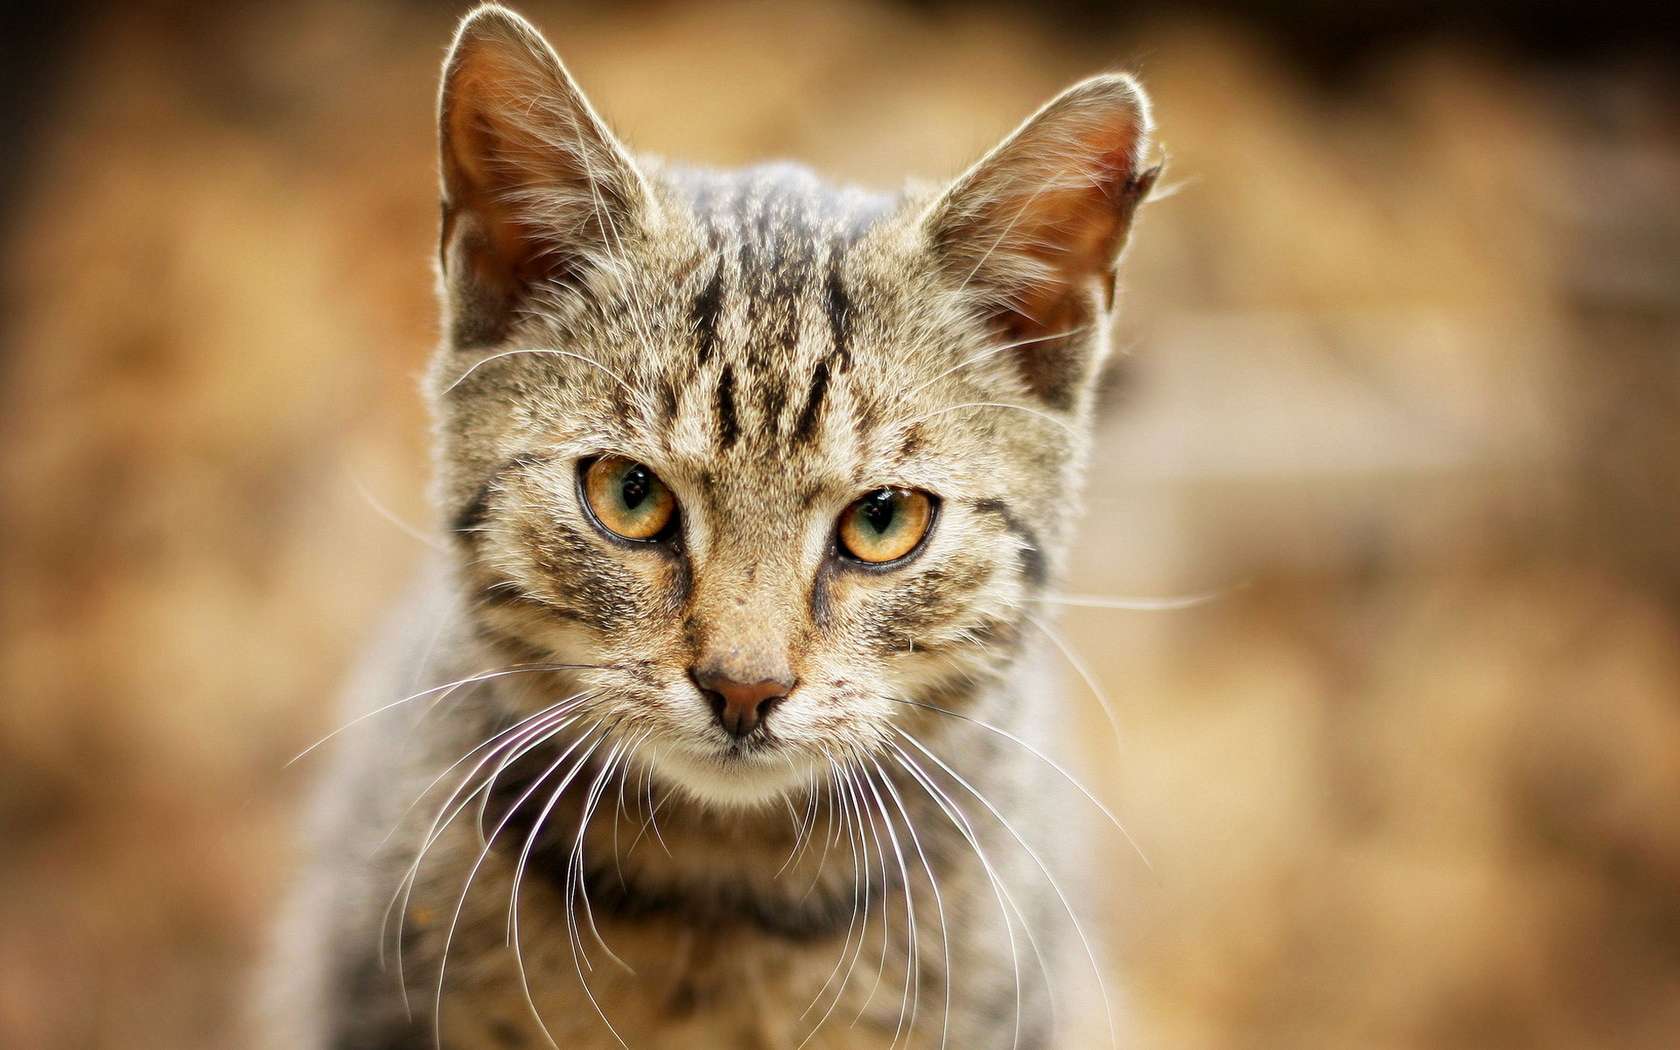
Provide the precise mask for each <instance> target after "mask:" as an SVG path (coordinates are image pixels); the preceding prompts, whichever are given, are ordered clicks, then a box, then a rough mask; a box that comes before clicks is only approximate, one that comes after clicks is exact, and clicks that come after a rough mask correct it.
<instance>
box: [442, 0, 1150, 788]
mask: <svg viewBox="0 0 1680 1050" xmlns="http://www.w3.org/2000/svg"><path fill="white" fill-rule="evenodd" d="M445 76H446V80H445V89H444V96H443V107H442V127H443V136H442V137H443V174H444V216H445V219H444V250H443V273H444V286H445V290H446V295H445V303H446V310H447V314H448V320H449V334H448V337H447V339H446V344H445V347H444V349H443V352H442V353H441V354H440V355H439V358H438V361H437V363H436V366H435V368H434V371H433V375H432V393H433V396H434V398H435V404H436V409H437V412H438V415H439V419H440V433H441V480H442V486H441V490H442V493H443V498H444V499H445V501H446V503H447V508H448V511H449V513H450V514H451V515H452V516H453V517H454V519H455V522H454V524H455V528H456V546H457V549H458V553H459V563H460V577H461V580H462V583H463V586H464V588H465V590H466V594H467V597H468V600H469V604H470V607H471V610H472V615H473V617H474V618H475V622H476V625H477V626H478V628H479V630H480V634H481V635H482V636H483V637H484V638H486V639H488V640H489V641H490V642H491V643H492V645H494V646H495V647H497V648H498V650H499V651H500V652H502V653H503V654H505V655H507V656H508V657H509V662H510V663H511V662H516V661H528V662H536V663H546V662H564V663H570V664H582V665H589V666H588V667H586V668H583V669H579V670H577V671H576V672H575V673H573V674H572V675H570V676H569V677H570V678H571V680H574V681H575V682H576V683H577V688H578V690H579V691H580V692H583V693H585V694H586V699H585V701H584V706H583V708H581V710H583V711H585V712H586V713H587V717H588V718H589V720H590V721H591V722H596V721H599V722H600V723H601V724H603V725H606V726H609V727H611V729H612V731H613V732H614V733H615V735H616V736H617V738H618V739H620V740H622V741H626V742H631V743H632V746H633V747H634V748H635V750H636V751H637V752H638V753H639V754H641V755H642V756H643V757H644V758H647V759H649V760H651V761H653V762H655V763H656V764H657V768H658V769H659V771H660V772H661V773H662V774H663V775H664V776H665V777H666V778H667V779H668V780H671V781H672V782H674V783H675V784H677V785H679V786H681V787H683V788H685V789H687V790H688V791H690V792H691V793H692V794H694V795H696V796H697V797H700V798H703V799H707V800H711V801H714V802H717V803H720V804H743V803H754V802H761V801H765V800H770V799H774V798H776V797H778V796H779V795H780V794H781V793H782V792H784V791H786V790H787V789H789V788H792V787H794V786H796V785H798V784H800V783H804V782H807V781H809V780H810V779H812V777H813V776H816V775H821V774H826V772H827V771H828V768H829V764H830V763H831V762H840V763H845V762H849V761H852V760H856V759H859V758H861V757H863V756H867V755H872V754H878V753H880V752H881V751H882V750H883V749H888V748H890V747H892V746H893V744H894V743H895V742H896V740H895V730H894V728H893V727H894V726H895V725H909V724H912V723H917V722H922V721H925V720H926V717H927V715H928V710H927V707H926V706H917V705H933V706H940V707H947V708H958V709H960V707H961V705H962V703H963V701H964V698H965V697H966V695H967V694H968V692H969V691H970V690H972V689H973V688H974V687H975V686H976V685H977V684H984V683H985V682H987V681H988V680H991V679H993V678H995V676H996V675H997V674H998V673H999V672H1000V671H1002V670H1003V669H1004V668H1006V667H1007V666H1008V664H1009V663H1010V662H1011V660H1012V659H1013V658H1014V656H1015V654H1016V651H1017V650H1018V648H1019V647H1020V645H1021V644H1022V642H1023V640H1024V637H1025V636H1026V634H1027V633H1028V632H1030V631H1031V630H1032V626H1031V624H1030V620H1031V616H1032V613H1031V610H1032V607H1033V604H1034V602H1035V599H1036V598H1037V596H1038V595H1039V594H1040V593H1041V591H1042V589H1043V588H1044V586H1045V585H1046V582H1047V579H1048V578H1049V576H1050V573H1051V571H1052V568H1053V565H1054V561H1055V558H1056V556H1057V554H1058V552H1059V550H1060V548H1061V544H1062V540H1063V537H1064V536H1065V534H1066V531H1067V527H1068V524H1069V520H1070V516H1071V514H1072V512H1073V510H1074V508H1075V504H1076V489H1077V484H1078V473H1079V470H1078V468H1079V464H1080V459H1081V457H1082V455H1083V452H1084V446H1085V432H1086V428H1087V424H1088V416H1089V405H1090V400H1091V385H1092V382H1093V379H1094V376H1095V374H1096V372H1097V369H1098V367H1099V366H1100V363H1101V360H1102V356H1103V353H1104V351H1105V343H1106V333H1105V332H1104V324H1103V322H1104V320H1105V318H1106V313H1107V310H1108V308H1109V306H1110V305H1111V298H1112V294H1113V266H1114V263H1115V261H1116V259H1117V257H1118V254H1119V251H1120V248H1121V247H1122V245H1123V242H1124V238H1125V233H1126V228H1127V225H1128V223H1129V220H1130V217H1131V213H1132V210H1133V207H1134V206H1135V204H1136V203H1137V201H1138V199H1139V198H1140V197H1141V196H1142V195H1143V194H1145V193H1146V192H1147V190H1148V186H1149V183H1150V181H1151V180H1152V178H1153V172H1141V171H1140V169H1139V166H1138V162H1139V159H1140V158H1141V156H1142V155H1143V151H1144V149H1145V144H1144V140H1145V136H1146V134H1147V115H1146V112H1145V110H1144V108H1143V103H1142V102H1141V98H1140V96H1139V95H1138V94H1137V92H1136V89H1135V86H1134V85H1132V84H1131V83H1130V82H1129V81H1126V80H1124V79H1122V78H1104V79H1099V80H1094V81H1088V82H1086V83H1085V84H1083V85H1080V86H1079V87H1076V88H1074V89H1073V90H1072V91H1070V92H1069V93H1068V94H1066V95H1064V96H1062V98H1060V99H1058V100H1057V101H1056V102H1054V103H1052V104H1051V105H1050V106H1049V107H1047V108H1046V109H1045V110H1044V111H1042V112H1041V113H1040V114H1039V115H1038V116H1037V117H1036V118H1034V120H1033V121H1030V122H1029V123H1028V124H1027V125H1026V126H1024V127H1023V129H1022V130H1021V131H1020V132H1018V133H1017V134H1016V135H1015V136H1014V137H1013V138H1012V139H1011V140H1009V142H1007V143H1006V144H1005V145H1004V146H1002V147H1000V148H999V150H997V151H994V153H993V154H992V155H991V156H989V157H988V158H987V159H986V160H985V161H983V162H982V163H981V164H980V165H977V166H976V168H975V169H973V170H971V171H970V172H969V173H968V174H967V175H965V176H964V177H963V178H962V179H961V180H959V181H958V183H957V184H956V185H955V186H954V187H952V188H951V189H949V190H947V191H945V192H944V193H935V192H918V193H907V194H904V195H901V196H897V197H892V198H887V197H878V196H874V195H870V194H863V193H857V192H840V191H836V190H834V189H831V188H829V187H827V186H824V185H822V184H821V183H819V182H818V181H817V180H816V179H814V178H812V177H811V176H809V175H807V174H805V173H803V172H801V171H799V170H797V169H792V168H788V167H771V168H762V169H754V170H752V171H747V172H742V173H739V174H735V175H716V174H702V173H692V172H678V171H668V170H663V169H661V168H658V167H640V168H639V167H637V166H636V165H635V164H634V163H633V162H632V161H631V160H630V159H629V158H628V156H627V155H626V154H625V153H624V152H623V150H622V149H621V148H620V147H619V146H618V144H617V142H616V140H614V139H613V138H612V136H611V135H610V133H609V132H607V131H606V129H605V128H604V126H602V125H601V124H600V123H599V121H598V120H597V119H596V118H595V117H594V115H593V113H592V112H591V111H590V110H589V108H588V105H587V103H586V102H584V101H583V98H582V96H581V95H580V94H578V92H577V89H576V87H575V86H574V85H573V84H572V82H571V81H570V79H569V78H568V77H567V75H566V74H565V72H564V71H563V69H562V68H561V67H560V65H559V63H558V60H557V59H555V58H554V56H553V54H552V52H551V51H550V50H549V49H548V48H547V46H546V45H545V44H543V43H542V42H541V40H540V38H539V37H537V36H536V35H535V33H534V31H533V30H531V29H530V28H529V27H528V26H527V25H525V23H523V22H522V21H520V20H518V19H517V18H516V17H515V16H511V15H509V14H507V13H506V12H503V11H499V10H494V9H492V10H489V11H487V12H483V13H480V14H478V15H475V16H474V17H473V18H471V19H469V21H468V23H467V24H466V25H465V26H464V28H463V30H462V34H461V36H460V38H459V39H458V40H457V43H456V46H455V49H454V51H453V53H452V54H451V57H450V61H449V64H448V66H447V68H446V71H445ZM557 699H560V698H558V697H531V698H530V700H529V703H530V704H531V705H532V706H533V707H540V706H541V705H543V704H545V703H552V702H553V701H555V700H557ZM516 713H518V714H527V713H529V712H527V711H521V712H516Z"/></svg>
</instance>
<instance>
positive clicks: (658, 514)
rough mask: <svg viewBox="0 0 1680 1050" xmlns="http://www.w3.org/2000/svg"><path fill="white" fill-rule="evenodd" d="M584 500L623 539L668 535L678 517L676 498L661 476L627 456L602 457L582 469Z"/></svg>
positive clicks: (641, 539)
mask: <svg viewBox="0 0 1680 1050" xmlns="http://www.w3.org/2000/svg"><path fill="white" fill-rule="evenodd" d="M581 487H582V489H583V497H584V501H585V502H586V503H588V505H589V513H590V515H591V516H593V517H594V519H595V521H596V522H598V523H599V524H600V526H601V527H602V528H603V529H605V530H607V531H608V532H610V533H612V534H613V535H614V536H617V537H619V538H620V539H626V540H637V541H640V542H647V541H650V540H657V539H662V538H663V537H664V536H666V535H667V534H668V533H669V531H670V529H671V526H672V525H673V524H675V522H676V518H677V497H676V496H674V495H672V494H671V490H670V489H669V488H667V487H666V485H665V483H664V482H663V481H660V480H659V475H657V474H655V473H654V472H653V471H651V470H649V469H648V468H647V467H645V466H643V465H642V464H640V463H637V462H636V461H635V460H633V459H627V458H625V457H624V456H601V457H599V458H597V459H594V460H592V461H590V462H589V463H588V464H587V465H585V466H584V468H583V478H582V485H581Z"/></svg>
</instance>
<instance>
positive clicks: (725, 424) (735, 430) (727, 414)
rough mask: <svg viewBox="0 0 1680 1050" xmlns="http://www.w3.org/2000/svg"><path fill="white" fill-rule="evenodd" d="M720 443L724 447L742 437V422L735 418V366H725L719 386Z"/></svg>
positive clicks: (719, 379) (719, 378)
mask: <svg viewBox="0 0 1680 1050" xmlns="http://www.w3.org/2000/svg"><path fill="white" fill-rule="evenodd" d="M717 417H718V435H719V437H718V441H719V443H720V444H721V445H722V446H723V447H724V448H728V447H729V446H731V445H733V444H735V441H736V439H738V438H739V437H740V436H741V422H740V420H739V419H737V418H736V417H735V366H734V365H724V366H723V374H722V375H720V376H718V385H717Z"/></svg>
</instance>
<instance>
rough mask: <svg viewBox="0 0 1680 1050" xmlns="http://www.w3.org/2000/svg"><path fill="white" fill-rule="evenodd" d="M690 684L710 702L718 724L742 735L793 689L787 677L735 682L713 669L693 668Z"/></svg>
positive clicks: (729, 731)
mask: <svg viewBox="0 0 1680 1050" xmlns="http://www.w3.org/2000/svg"><path fill="white" fill-rule="evenodd" d="M690 674H692V675H693V676H694V684H695V685H697V686H699V687H700V693H701V695H703V696H704V697H705V698H706V700H707V701H708V702H709V703H710V704H711V705H712V711H713V712H715V713H716V714H717V720H718V724H719V725H721V726H723V728H724V731H725V732H727V733H728V734H729V735H730V736H733V737H736V738H737V739H738V738H740V737H744V736H746V735H747V734H748V733H751V732H752V731H753V730H754V729H757V728H758V726H759V723H760V722H763V721H764V719H765V717H766V716H767V715H769V714H770V709H771V708H773V707H775V706H776V705H777V704H778V703H780V702H781V700H782V698H783V697H785V696H787V695H788V693H789V692H791V691H792V690H793V687H794V684H795V683H794V682H793V681H792V680H791V679H782V678H766V679H764V680H763V681H759V682H737V681H735V680H734V679H733V678H730V677H729V676H728V675H725V674H722V673H719V672H717V671H707V670H699V669H696V670H693V671H691V672H690Z"/></svg>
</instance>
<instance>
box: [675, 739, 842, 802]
mask: <svg viewBox="0 0 1680 1050" xmlns="http://www.w3.org/2000/svg"><path fill="white" fill-rule="evenodd" d="M813 769H814V767H813V766H811V765H810V764H809V763H807V762H805V761H803V760H800V759H795V760H794V761H792V762H789V761H788V759H787V756H786V755H785V754H784V753H782V752H775V753H770V752H765V751H757V752H744V753H743V752H739V751H735V750H723V749H720V750H718V751H716V752H713V753H711V754H708V755H696V754H691V753H689V752H687V751H670V752H666V753H665V754H663V755H661V756H660V757H659V764H658V766H657V773H656V775H657V776H658V777H660V778H661V779H663V780H666V781H668V782H670V783H671V784H673V785H674V786H676V787H678V788H680V789H682V790H683V791H686V792H687V793H688V794H689V795H690V796H692V797H693V798H695V799H696V800H698V801H700V802H702V803H705V804H707V805H712V806H718V807H720V808H724V809H760V808H763V807H766V806H770V805H772V804H778V803H779V802H780V801H781V800H782V799H784V798H786V797H787V796H788V795H789V794H790V793H792V792H796V791H798V790H800V789H802V788H804V787H805V786H807V785H809V784H810V783H811V778H812V773H813Z"/></svg>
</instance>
